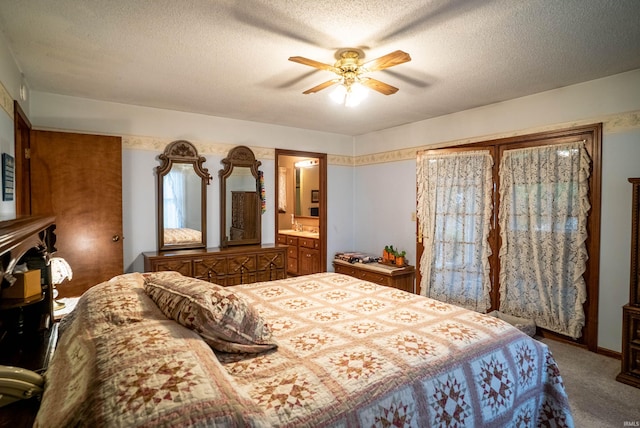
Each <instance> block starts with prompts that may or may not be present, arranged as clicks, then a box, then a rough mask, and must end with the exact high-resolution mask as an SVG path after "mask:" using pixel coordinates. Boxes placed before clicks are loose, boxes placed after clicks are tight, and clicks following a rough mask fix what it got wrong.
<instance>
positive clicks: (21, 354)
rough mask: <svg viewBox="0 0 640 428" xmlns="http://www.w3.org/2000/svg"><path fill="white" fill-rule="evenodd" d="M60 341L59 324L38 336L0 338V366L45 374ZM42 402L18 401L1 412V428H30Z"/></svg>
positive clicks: (36, 334)
mask: <svg viewBox="0 0 640 428" xmlns="http://www.w3.org/2000/svg"><path fill="white" fill-rule="evenodd" d="M57 341H58V324H57V323H54V324H53V325H52V326H51V327H50V328H48V329H46V330H42V331H39V332H36V333H31V334H25V335H5V337H3V338H0V364H1V365H5V366H15V367H22V368H25V369H29V370H33V371H34V372H37V373H40V374H44V372H45V371H46V369H47V368H48V367H49V362H50V361H51V357H52V356H53V352H54V351H55V348H56V344H57ZM39 407H40V401H39V400H37V399H29V400H22V401H17V402H15V403H12V404H9V405H8V406H5V407H2V408H0V428H5V427H6V428H20V427H31V426H33V421H34V420H35V417H36V414H37V413H38V408H39Z"/></svg>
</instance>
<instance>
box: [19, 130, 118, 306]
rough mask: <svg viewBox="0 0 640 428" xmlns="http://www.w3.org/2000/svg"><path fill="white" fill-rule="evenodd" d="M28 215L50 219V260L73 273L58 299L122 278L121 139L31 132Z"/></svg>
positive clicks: (61, 287)
mask: <svg viewBox="0 0 640 428" xmlns="http://www.w3.org/2000/svg"><path fill="white" fill-rule="evenodd" d="M31 212H32V214H34V215H42V214H50V215H55V217H56V226H57V227H56V235H57V241H56V245H55V246H56V248H57V250H58V251H57V252H56V254H54V256H55V257H63V258H64V259H66V260H67V262H69V265H70V266H71V268H72V270H73V279H72V280H71V281H68V280H67V281H65V282H63V283H62V284H61V285H59V286H58V290H59V292H60V297H72V296H79V295H81V294H82V293H83V292H85V291H86V290H88V289H89V288H90V287H92V286H93V285H96V284H98V283H100V282H103V281H106V280H108V279H109V278H111V277H113V276H115V275H119V274H122V273H123V255H122V142H121V138H120V137H109V136H100V135H85V134H71V133H64V132H50V131H32V133H31Z"/></svg>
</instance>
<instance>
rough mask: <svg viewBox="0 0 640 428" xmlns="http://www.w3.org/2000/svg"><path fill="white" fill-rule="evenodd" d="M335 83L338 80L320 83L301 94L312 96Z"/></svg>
mask: <svg viewBox="0 0 640 428" xmlns="http://www.w3.org/2000/svg"><path fill="white" fill-rule="evenodd" d="M336 83H338V80H337V79H333V80H328V81H326V82H324V83H321V84H319V85H317V86H314V87H313V88H311V89H307V90H306V91H304V92H303V94H314V93H316V92H318V91H321V90H323V89H326V88H328V87H329V86H333V85H335V84H336ZM396 91H397V89H396Z"/></svg>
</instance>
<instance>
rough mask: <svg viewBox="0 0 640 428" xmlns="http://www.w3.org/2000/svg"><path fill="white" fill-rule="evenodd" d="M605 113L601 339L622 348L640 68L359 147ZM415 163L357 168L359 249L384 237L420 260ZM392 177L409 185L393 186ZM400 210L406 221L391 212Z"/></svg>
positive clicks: (637, 167)
mask: <svg viewBox="0 0 640 428" xmlns="http://www.w3.org/2000/svg"><path fill="white" fill-rule="evenodd" d="M627 112H632V113H630V114H625V113H627ZM600 121H603V122H604V131H603V155H602V174H603V179H602V211H601V228H602V231H601V251H600V296H599V303H600V309H599V317H598V345H599V346H600V347H602V348H606V349H610V350H614V351H618V352H619V351H620V350H621V337H622V306H623V305H624V304H626V303H627V302H628V300H629V263H630V230H631V229H630V228H631V199H630V198H631V185H630V184H629V183H628V182H627V178H628V177H640V70H635V71H631V72H628V73H623V74H619V75H615V76H610V77H607V78H604V79H598V80H594V81H591V82H586V83H581V84H579V85H574V86H570V87H567V88H560V89H556V90H553V91H548V92H543V93H540V94H536V95H533V96H529V97H524V98H519V99H516V100H511V101H507V102H503V103H499V104H494V105H490V106H486V107H481V108H477V109H473V110H468V111H463V112H458V113H455V114H452V115H448V116H443V117H438V118H435V119H431V120H425V121H422V122H416V123H412V124H408V125H405V126H400V127H397V128H393V129H387V130H384V131H380V132H375V133H372V134H367V135H363V136H359V137H356V139H355V153H356V154H357V155H360V156H361V157H362V158H366V159H369V158H372V159H373V160H374V161H375V160H376V156H375V155H374V156H367V155H370V154H372V153H373V154H375V153H380V152H388V151H394V150H396V151H401V150H403V149H407V148H426V147H429V146H441V145H444V144H456V143H458V144H463V143H467V142H474V141H479V140H483V139H491V138H497V137H506V136H511V135H515V134H524V133H531V132H536V131H540V130H544V129H548V128H549V127H556V128H557V127H558V126H561V127H565V126H566V127H569V126H573V125H575V124H576V123H597V122H600ZM407 152H408V153H413V151H411V150H407ZM411 156H413V155H411ZM378 157H380V158H382V157H383V156H382V155H378ZM415 166H416V164H415V157H413V158H412V159H411V160H402V161H397V162H388V163H380V164H370V165H366V166H359V167H357V168H355V183H356V184H355V210H354V216H355V217H354V218H355V219H356V225H355V230H356V236H355V242H356V244H357V245H358V247H359V249H360V250H362V251H374V250H375V251H377V250H378V249H380V245H381V243H383V242H390V243H397V244H398V245H401V246H402V247H404V246H407V247H413V248H412V253H409V254H410V255H411V262H412V263H414V262H415V256H414V254H415V223H414V222H410V221H409V214H408V212H409V211H410V210H413V209H415V208H413V207H415V200H416V189H415ZM409 171H411V173H409ZM382 177H384V179H383V178H382ZM393 179H397V180H398V181H400V182H402V185H399V186H395V187H393V188H392V187H391V184H390V182H391V180H393ZM387 180H389V181H387ZM395 217H397V218H399V219H400V222H401V223H402V224H401V225H398V224H396V223H395V222H394V221H393V220H392V219H393V218H395ZM358 219H367V220H366V222H364V221H363V222H362V223H360V222H359V220H358Z"/></svg>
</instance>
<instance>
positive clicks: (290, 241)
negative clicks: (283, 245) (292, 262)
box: [287, 235, 298, 247]
mask: <svg viewBox="0 0 640 428" xmlns="http://www.w3.org/2000/svg"><path fill="white" fill-rule="evenodd" d="M287 245H293V246H294V247H297V246H298V238H296V237H295V236H290V235H287Z"/></svg>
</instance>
